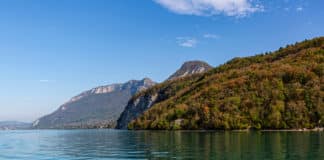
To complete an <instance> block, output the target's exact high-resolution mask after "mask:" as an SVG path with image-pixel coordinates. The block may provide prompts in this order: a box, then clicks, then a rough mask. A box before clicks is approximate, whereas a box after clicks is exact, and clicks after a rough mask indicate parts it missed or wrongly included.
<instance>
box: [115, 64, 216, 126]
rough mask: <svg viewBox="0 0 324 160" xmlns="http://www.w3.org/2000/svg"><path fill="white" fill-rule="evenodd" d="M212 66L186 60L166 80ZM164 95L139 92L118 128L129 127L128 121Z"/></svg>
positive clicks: (122, 115) (120, 120) (209, 68)
mask: <svg viewBox="0 0 324 160" xmlns="http://www.w3.org/2000/svg"><path fill="white" fill-rule="evenodd" d="M211 69H212V67H211V66H210V65H209V64H207V63H206V62H203V61H188V62H185V63H184V64H183V65H182V66H181V67H180V68H179V69H178V70H177V71H176V72H175V73H174V74H172V75H171V76H170V77H169V78H168V79H167V80H166V82H171V81H174V80H178V79H181V78H183V77H186V76H190V75H194V74H200V73H204V72H206V71H209V70H211ZM161 96H163V95H159V96H158V94H155V93H154V94H153V93H152V94H147V95H146V94H138V95H137V96H135V97H133V98H132V99H131V100H130V101H129V102H128V104H127V106H126V108H125V110H124V111H123V113H122V114H121V116H120V117H119V119H118V123H117V128H118V129H127V125H128V123H129V122H130V121H131V120H133V119H135V118H136V117H138V116H140V115H141V114H142V113H143V112H144V111H145V110H147V109H148V108H150V107H151V106H152V105H153V104H154V103H155V102H157V101H159V100H160V99H163V97H161Z"/></svg>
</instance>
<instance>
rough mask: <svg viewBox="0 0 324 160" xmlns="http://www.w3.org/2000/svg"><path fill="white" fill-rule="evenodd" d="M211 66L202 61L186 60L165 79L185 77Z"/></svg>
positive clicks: (201, 71) (204, 70)
mask: <svg viewBox="0 0 324 160" xmlns="http://www.w3.org/2000/svg"><path fill="white" fill-rule="evenodd" d="M212 68H213V67H212V66H210V65H209V64H208V63H206V62H203V61H188V62H185V63H184V64H183V65H182V66H181V68H180V69H178V70H177V71H176V72H175V73H174V74H172V75H171V76H170V77H169V78H168V79H167V80H174V79H177V78H179V77H185V76H187V75H192V74H196V73H203V72H206V71H208V70H210V69H212Z"/></svg>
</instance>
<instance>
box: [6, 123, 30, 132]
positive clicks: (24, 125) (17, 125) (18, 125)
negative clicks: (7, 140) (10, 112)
mask: <svg viewBox="0 0 324 160" xmlns="http://www.w3.org/2000/svg"><path fill="white" fill-rule="evenodd" d="M31 126H32V124H31V123H25V122H17V121H2V122H0V130H16V129H30V128H31Z"/></svg>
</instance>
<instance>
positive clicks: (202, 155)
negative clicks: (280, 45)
mask: <svg viewBox="0 0 324 160" xmlns="http://www.w3.org/2000/svg"><path fill="white" fill-rule="evenodd" d="M0 159H10V160H11V159H16V160H35V159H36V160H37V159H42V160H43V159H44V160H45V159H46V160H51V159H53V160H54V159H55V160H57V159H58V160H59V159H69V160H70V159H71V160H74V159H75V160H83V159H246V160H251V159H291V160H293V159H309V160H316V159H319V160H324V133H323V132H197V131H194V132H190V131H175V132H173V131H119V130H27V131H0Z"/></svg>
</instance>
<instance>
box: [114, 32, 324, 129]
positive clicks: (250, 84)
mask: <svg viewBox="0 0 324 160" xmlns="http://www.w3.org/2000/svg"><path fill="white" fill-rule="evenodd" d="M127 107H129V108H132V109H133V110H134V109H136V108H139V109H140V110H139V111H141V112H137V113H140V114H135V116H133V117H136V119H134V120H132V121H131V123H129V124H127V123H122V125H119V127H120V128H125V127H126V126H128V128H129V129H174V130H177V129H213V130H214V129H222V130H224V129H225V130H232V129H250V128H253V129H303V128H308V129H315V128H318V130H322V129H320V128H321V127H324V37H320V38H314V39H312V40H306V41H303V42H300V43H296V44H295V45H287V46H286V47H285V48H280V49H279V50H278V51H275V52H273V53H265V54H260V55H256V56H252V57H246V58H234V59H232V60H231V61H229V62H227V63H225V64H224V65H221V66H219V67H216V68H214V69H212V70H210V71H209V72H206V73H204V74H198V75H192V76H187V77H183V78H181V79H177V80H174V81H167V82H164V83H162V84H159V85H156V86H154V87H152V88H151V89H148V90H146V91H144V92H141V93H140V94H138V95H137V96H135V97H134V98H133V99H132V101H130V103H129V106H127ZM133 110H132V112H129V113H128V114H133V115H134V111H133ZM127 120H128V121H129V120H131V119H130V118H128V119H127ZM118 124H119V123H118Z"/></svg>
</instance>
